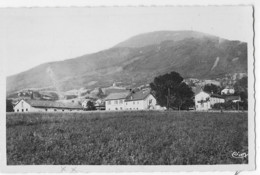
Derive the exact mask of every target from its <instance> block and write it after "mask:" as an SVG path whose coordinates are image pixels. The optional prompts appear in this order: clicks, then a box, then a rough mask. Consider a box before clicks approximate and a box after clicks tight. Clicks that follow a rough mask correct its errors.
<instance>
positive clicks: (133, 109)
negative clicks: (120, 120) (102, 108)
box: [108, 107, 138, 111]
mask: <svg viewBox="0 0 260 175" xmlns="http://www.w3.org/2000/svg"><path fill="white" fill-rule="evenodd" d="M108 110H109V111H110V110H111V109H110V108H108ZM115 110H116V111H117V110H123V108H122V107H120V108H115ZM126 110H132V108H129V109H128V108H126ZM133 110H138V108H133Z"/></svg>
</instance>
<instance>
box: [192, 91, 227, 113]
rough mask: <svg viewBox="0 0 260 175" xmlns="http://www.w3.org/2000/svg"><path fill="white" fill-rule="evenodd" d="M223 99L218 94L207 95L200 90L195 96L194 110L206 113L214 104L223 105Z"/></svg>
mask: <svg viewBox="0 0 260 175" xmlns="http://www.w3.org/2000/svg"><path fill="white" fill-rule="evenodd" d="M224 102H225V98H224V97H223V96H221V95H218V94H213V93H207V92H204V91H203V90H201V91H200V92H199V93H197V94H196V95H195V108H196V110H197V111H207V110H209V109H211V108H212V106H213V105H214V104H216V103H224Z"/></svg>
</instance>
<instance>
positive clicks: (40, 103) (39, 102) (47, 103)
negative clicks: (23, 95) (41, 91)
mask: <svg viewBox="0 0 260 175" xmlns="http://www.w3.org/2000/svg"><path fill="white" fill-rule="evenodd" d="M24 101H26V102H27V103H28V104H30V105H31V106H33V107H39V108H65V109H82V106H81V105H79V104H75V103H61V102H55V101H47V100H45V101H44V100H24Z"/></svg>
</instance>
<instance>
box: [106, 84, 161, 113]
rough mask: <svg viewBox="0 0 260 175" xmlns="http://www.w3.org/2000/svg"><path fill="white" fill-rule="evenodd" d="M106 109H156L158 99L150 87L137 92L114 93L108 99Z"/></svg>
mask: <svg viewBox="0 0 260 175" xmlns="http://www.w3.org/2000/svg"><path fill="white" fill-rule="evenodd" d="M105 101H106V110H108V111H116V110H149V109H156V107H157V106H156V104H157V102H156V99H155V98H154V96H153V95H152V94H151V92H150V90H149V89H143V90H139V91H137V92H134V91H132V92H130V91H129V92H122V93H112V94H110V95H109V96H108V97H107V98H106V99H105Z"/></svg>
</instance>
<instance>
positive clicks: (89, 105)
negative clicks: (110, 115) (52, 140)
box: [11, 74, 245, 112]
mask: <svg viewBox="0 0 260 175" xmlns="http://www.w3.org/2000/svg"><path fill="white" fill-rule="evenodd" d="M239 76H240V77H239ZM229 77H231V80H229V79H228V78H227V76H226V78H224V79H223V80H224V81H216V80H199V79H194V78H193V79H185V80H183V82H185V83H186V84H187V85H189V86H190V87H191V89H192V91H193V93H194V96H193V97H192V100H193V105H192V106H190V107H189V108H188V109H187V110H191V111H192V110H193V111H210V110H211V111H212V110H222V109H223V108H221V105H220V104H226V103H232V104H233V106H235V107H233V108H232V107H231V109H230V110H239V104H240V103H241V102H242V99H241V97H240V95H238V93H236V92H235V89H234V84H235V83H236V81H237V80H239V79H241V78H243V77H245V75H242V74H236V75H235V76H229ZM236 77H238V78H236ZM118 84H119V83H118ZM118 84H117V83H113V85H112V86H111V87H108V88H105V89H101V88H95V89H94V90H93V91H88V92H86V91H82V90H81V91H75V90H74V91H70V92H69V93H67V96H66V98H65V97H64V94H63V95H60V94H59V95H58V97H56V100H54V99H53V96H51V95H50V94H48V93H43V92H41V98H39V92H36V91H32V90H27V91H21V92H19V93H18V94H17V95H18V97H19V98H16V99H11V100H12V108H13V110H11V111H13V112H75V111H76V112H77V111H90V110H99V111H100V110H105V111H138V110H139V111H140V110H161V111H163V110H167V107H166V106H160V105H159V104H158V102H157V100H156V98H155V95H154V93H153V92H152V91H151V88H150V85H149V84H145V85H142V86H139V87H137V88H134V89H129V88H125V87H122V86H120V84H119V85H118ZM221 85H222V86H221ZM206 86H209V87H210V86H214V87H219V88H220V87H223V88H221V90H220V91H219V93H213V91H210V92H209V90H206V89H205V87H206ZM103 91H105V92H106V93H104V92H103ZM82 92H83V93H82ZM86 94H87V95H86ZM240 109H243V110H244V108H242V107H240Z"/></svg>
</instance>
